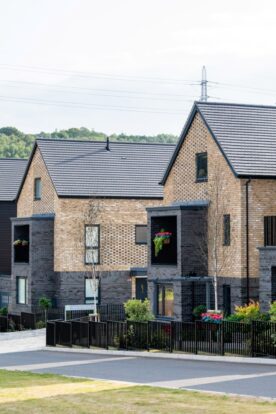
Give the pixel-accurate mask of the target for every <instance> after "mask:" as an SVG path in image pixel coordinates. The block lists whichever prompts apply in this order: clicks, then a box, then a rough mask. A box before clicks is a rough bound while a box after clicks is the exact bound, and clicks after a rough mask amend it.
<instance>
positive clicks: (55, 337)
mask: <svg viewBox="0 0 276 414" xmlns="http://www.w3.org/2000/svg"><path fill="white" fill-rule="evenodd" d="M54 344H55V345H54V346H56V345H57V324H56V322H54Z"/></svg>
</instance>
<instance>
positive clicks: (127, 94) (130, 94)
mask: <svg viewBox="0 0 276 414" xmlns="http://www.w3.org/2000/svg"><path fill="white" fill-rule="evenodd" d="M0 83H3V84H4V85H5V86H7V87H16V88H18V85H26V86H31V87H32V86H34V87H43V88H44V87H45V88H50V90H51V91H56V92H66V93H80V92H78V91H81V93H85V95H89V96H104V97H112V98H127V99H144V100H145V99H150V100H157V101H166V100H173V101H177V102H183V101H186V99H182V98H187V97H190V98H194V95H181V94H166V93H164V94H163V93H153V92H139V91H120V90H118V89H115V90H114V89H103V88H85V87H78V86H68V87H65V86H61V85H51V84H47V83H41V82H28V81H14V80H0ZM71 89H72V90H71ZM88 91H94V92H96V93H88ZM102 92H111V93H108V94H104V93H102ZM114 93H116V94H114ZM135 94H138V96H137V95H135ZM178 98H180V99H178Z"/></svg>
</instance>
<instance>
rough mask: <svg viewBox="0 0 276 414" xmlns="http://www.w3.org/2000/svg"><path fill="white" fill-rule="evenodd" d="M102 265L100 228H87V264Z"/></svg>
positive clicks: (96, 226)
mask: <svg viewBox="0 0 276 414" xmlns="http://www.w3.org/2000/svg"><path fill="white" fill-rule="evenodd" d="M99 263H100V226H99V225H93V226H90V225H87V226H85V264H99Z"/></svg>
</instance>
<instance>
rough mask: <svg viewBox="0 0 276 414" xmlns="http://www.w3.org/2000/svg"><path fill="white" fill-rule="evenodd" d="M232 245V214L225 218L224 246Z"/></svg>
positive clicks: (226, 215) (225, 215)
mask: <svg viewBox="0 0 276 414" xmlns="http://www.w3.org/2000/svg"><path fill="white" fill-rule="evenodd" d="M230 243H231V221H230V214H224V216H223V245H224V246H230Z"/></svg>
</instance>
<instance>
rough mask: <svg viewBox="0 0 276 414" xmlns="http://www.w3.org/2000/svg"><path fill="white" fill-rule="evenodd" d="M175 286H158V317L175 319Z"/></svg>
mask: <svg viewBox="0 0 276 414" xmlns="http://www.w3.org/2000/svg"><path fill="white" fill-rule="evenodd" d="M173 305H174V292H173V285H163V284H162V285H157V316H166V317H173Z"/></svg>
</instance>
